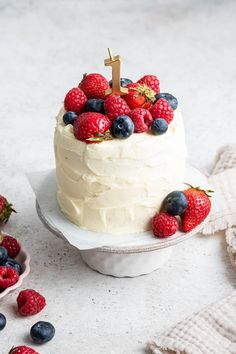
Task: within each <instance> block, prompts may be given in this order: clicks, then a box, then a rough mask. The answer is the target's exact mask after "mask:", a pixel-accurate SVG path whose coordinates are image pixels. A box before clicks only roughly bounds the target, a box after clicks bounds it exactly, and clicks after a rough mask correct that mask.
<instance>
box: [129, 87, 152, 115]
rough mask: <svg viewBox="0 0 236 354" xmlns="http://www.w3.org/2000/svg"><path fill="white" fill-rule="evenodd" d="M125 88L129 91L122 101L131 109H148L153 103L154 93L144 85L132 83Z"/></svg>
mask: <svg viewBox="0 0 236 354" xmlns="http://www.w3.org/2000/svg"><path fill="white" fill-rule="evenodd" d="M127 88H128V90H129V91H128V93H127V94H126V95H124V99H125V100H126V102H127V103H128V106H129V107H130V108H131V109H135V108H146V109H148V108H150V107H151V106H152V104H153V102H154V101H155V92H154V91H153V90H152V89H151V88H150V87H148V86H147V85H145V84H138V83H132V84H129V85H128V86H127Z"/></svg>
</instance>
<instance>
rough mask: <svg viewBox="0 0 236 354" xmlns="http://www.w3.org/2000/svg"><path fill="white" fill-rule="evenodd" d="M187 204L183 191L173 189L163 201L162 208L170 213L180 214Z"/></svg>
mask: <svg viewBox="0 0 236 354" xmlns="http://www.w3.org/2000/svg"><path fill="white" fill-rule="evenodd" d="M187 205H188V201H187V198H186V196H185V194H184V192H181V191H174V192H171V193H169V194H168V195H167V196H166V197H165V199H164V201H163V209H164V210H165V211H166V212H167V213H169V214H171V215H181V214H183V212H184V211H185V210H186V208H187Z"/></svg>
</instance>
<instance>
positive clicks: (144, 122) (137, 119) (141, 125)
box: [129, 108, 152, 133]
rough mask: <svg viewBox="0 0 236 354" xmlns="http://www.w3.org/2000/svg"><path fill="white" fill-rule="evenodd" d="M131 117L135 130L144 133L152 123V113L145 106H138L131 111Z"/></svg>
mask: <svg viewBox="0 0 236 354" xmlns="http://www.w3.org/2000/svg"><path fill="white" fill-rule="evenodd" d="M129 116H130V118H131V119H132V121H133V123H134V132H135V133H143V132H146V131H147V130H148V128H149V126H150V124H151V123H152V115H151V113H150V112H149V111H148V110H147V109H144V108H136V109H134V110H133V111H131V112H130V113H129Z"/></svg>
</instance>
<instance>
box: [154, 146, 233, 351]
mask: <svg viewBox="0 0 236 354" xmlns="http://www.w3.org/2000/svg"><path fill="white" fill-rule="evenodd" d="M209 182H210V184H211V185H212V186H213V187H214V190H215V192H216V193H217V194H219V195H220V196H221V198H220V207H219V209H218V210H217V211H215V212H212V214H211V215H210V217H209V221H208V223H207V224H206V226H205V227H204V229H203V231H202V233H203V234H205V235H207V234H212V233H214V232H216V231H219V230H225V233H226V242H227V245H228V252H229V256H230V259H231V261H232V263H233V264H234V265H236V146H226V147H224V148H222V149H221V150H220V151H219V153H218V155H217V158H216V164H215V166H214V169H213V171H212V173H211V175H210V176H209ZM147 349H148V351H149V352H150V353H152V354H175V353H176V354H236V291H234V292H233V293H232V294H231V295H230V296H228V297H227V298H225V299H224V300H222V301H220V302H218V303H216V304H213V305H210V306H208V307H207V308H205V309H203V310H201V311H200V312H198V313H197V314H195V315H193V316H192V317H190V318H187V319H185V320H184V321H182V322H180V323H178V324H177V325H176V326H175V327H172V328H170V329H169V330H167V331H165V332H164V333H161V334H160V335H159V336H158V339H157V340H156V341H155V342H152V343H149V344H148V346H147Z"/></svg>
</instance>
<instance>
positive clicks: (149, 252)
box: [29, 165, 214, 277]
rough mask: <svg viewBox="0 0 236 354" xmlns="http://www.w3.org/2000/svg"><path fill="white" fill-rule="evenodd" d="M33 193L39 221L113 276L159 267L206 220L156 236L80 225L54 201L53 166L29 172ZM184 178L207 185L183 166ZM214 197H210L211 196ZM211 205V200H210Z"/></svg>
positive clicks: (95, 266) (95, 267)
mask: <svg viewBox="0 0 236 354" xmlns="http://www.w3.org/2000/svg"><path fill="white" fill-rule="evenodd" d="M29 179H30V183H31V186H32V188H33V189H34V191H35V194H36V210H37V213H38V216H39V218H40V220H41V221H42V222H43V224H44V225H45V226H46V227H47V228H48V229H49V230H50V231H51V232H52V233H53V234H55V235H56V236H58V237H60V238H62V239H64V240H66V241H67V242H69V243H70V244H72V245H74V246H75V247H76V248H77V249H78V250H79V252H80V254H81V257H82V259H83V261H84V262H85V263H86V264H87V265H88V266H89V267H90V268H92V269H93V270H96V271H98V272H100V273H102V274H106V275H112V276H115V277H136V276H139V275H143V274H148V273H151V272H152V271H154V270H156V269H159V268H161V267H162V266H163V264H164V263H165V262H166V261H167V260H168V259H169V258H170V256H171V253H172V251H173V249H174V248H175V246H176V245H177V244H179V243H181V242H183V241H185V240H187V239H189V238H190V237H192V236H194V235H195V234H197V233H199V232H200V231H201V229H202V228H203V226H204V224H205V223H206V221H207V219H206V220H204V222H203V223H201V224H200V225H198V226H197V227H196V228H195V229H194V230H192V231H191V232H188V233H183V232H180V231H178V232H177V233H176V234H175V235H173V236H171V237H169V238H166V239H158V238H155V237H153V235H152V233H151V232H143V233H138V234H129V235H104V234H99V233H96V232H92V231H88V230H84V229H81V228H80V227H79V226H77V225H74V224H72V223H71V222H70V221H69V220H68V219H66V218H65V216H64V215H63V214H62V213H61V212H60V210H59V207H58V205H57V202H56V177H55V170H53V171H49V172H48V171H47V173H44V174H41V175H39V174H37V176H36V175H34V176H30V178H29ZM185 181H186V182H189V183H192V184H193V185H198V186H201V187H202V188H204V189H209V188H210V186H209V184H208V181H207V178H206V177H205V176H204V175H203V174H202V173H201V172H200V171H198V170H197V169H196V168H194V167H192V166H189V165H188V166H187V168H186V176H185ZM212 199H214V198H212ZM212 204H213V206H214V201H213V203H212Z"/></svg>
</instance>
